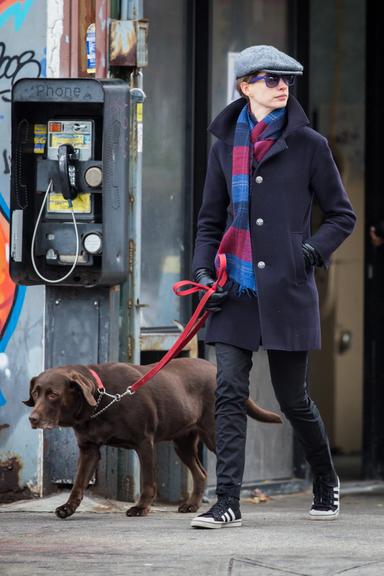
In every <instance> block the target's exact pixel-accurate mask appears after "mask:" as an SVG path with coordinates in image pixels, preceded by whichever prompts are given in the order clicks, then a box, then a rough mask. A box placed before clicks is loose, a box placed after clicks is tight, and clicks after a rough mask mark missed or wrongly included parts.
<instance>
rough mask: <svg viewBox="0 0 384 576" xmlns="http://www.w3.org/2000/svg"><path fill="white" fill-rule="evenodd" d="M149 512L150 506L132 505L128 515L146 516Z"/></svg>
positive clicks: (127, 512)
mask: <svg viewBox="0 0 384 576" xmlns="http://www.w3.org/2000/svg"><path fill="white" fill-rule="evenodd" d="M148 512H149V507H146V508H141V507H140V506H132V507H131V508H128V510H127V511H126V515H127V516H146V515H147V514H148Z"/></svg>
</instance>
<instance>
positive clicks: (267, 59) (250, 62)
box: [235, 45, 304, 78]
mask: <svg viewBox="0 0 384 576" xmlns="http://www.w3.org/2000/svg"><path fill="white" fill-rule="evenodd" d="M303 69H304V67H303V66H302V65H301V64H300V62H298V61H297V60H295V59H294V58H292V57H291V56H288V54H285V53H284V52H281V51H280V50H278V49H277V48H275V47H274V46H265V45H260V46H250V47H249V48H246V49H245V50H242V52H240V53H239V54H238V56H237V58H236V60H235V74H236V78H241V77H242V76H248V75H249V74H251V73H252V72H256V71H258V70H265V71H266V72H274V73H277V74H302V73H303Z"/></svg>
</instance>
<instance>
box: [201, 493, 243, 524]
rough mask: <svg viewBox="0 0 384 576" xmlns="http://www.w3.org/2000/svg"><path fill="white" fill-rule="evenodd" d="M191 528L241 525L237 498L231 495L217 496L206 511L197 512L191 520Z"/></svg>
mask: <svg viewBox="0 0 384 576" xmlns="http://www.w3.org/2000/svg"><path fill="white" fill-rule="evenodd" d="M191 526H192V527H193V528H223V527H236V526H241V513H240V506H239V500H238V499H237V498H233V497H231V496H221V497H219V498H218V501H217V502H216V504H214V505H213V506H212V507H211V508H210V509H209V510H208V512H205V513H204V514H199V516H196V517H195V518H193V520H192V522H191Z"/></svg>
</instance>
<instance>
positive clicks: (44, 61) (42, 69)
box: [40, 48, 47, 78]
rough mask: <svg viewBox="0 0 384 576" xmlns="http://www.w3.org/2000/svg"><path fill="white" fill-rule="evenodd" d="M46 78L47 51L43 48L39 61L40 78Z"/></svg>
mask: <svg viewBox="0 0 384 576" xmlns="http://www.w3.org/2000/svg"><path fill="white" fill-rule="evenodd" d="M46 77H47V49H46V48H44V52H43V56H42V58H41V60H40V78H46Z"/></svg>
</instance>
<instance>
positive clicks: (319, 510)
mask: <svg viewBox="0 0 384 576" xmlns="http://www.w3.org/2000/svg"><path fill="white" fill-rule="evenodd" d="M339 513H340V480H339V478H337V484H334V483H333V485H332V484H331V483H329V481H327V480H326V479H324V478H322V477H321V476H318V477H316V478H315V479H314V481H313V502H312V507H311V509H310V511H309V516H310V518H311V520H334V519H335V518H337V517H338V515H339Z"/></svg>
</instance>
